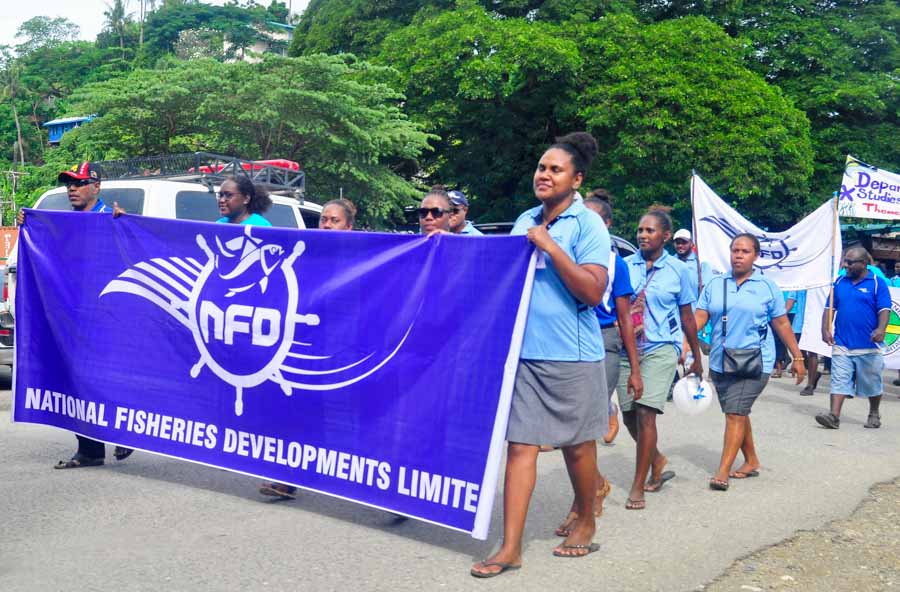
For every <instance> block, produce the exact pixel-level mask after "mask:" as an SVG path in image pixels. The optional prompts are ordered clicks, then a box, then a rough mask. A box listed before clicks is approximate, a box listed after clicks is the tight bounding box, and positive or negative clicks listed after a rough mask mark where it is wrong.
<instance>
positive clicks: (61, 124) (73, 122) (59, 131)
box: [43, 115, 96, 146]
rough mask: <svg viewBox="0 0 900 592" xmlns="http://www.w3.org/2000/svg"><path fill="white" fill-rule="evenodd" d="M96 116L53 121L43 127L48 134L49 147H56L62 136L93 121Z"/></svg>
mask: <svg viewBox="0 0 900 592" xmlns="http://www.w3.org/2000/svg"><path fill="white" fill-rule="evenodd" d="M94 117H96V115H88V116H86V117H65V118H63V119H54V120H53V121H48V122H47V123H45V124H44V125H43V127H45V128H47V131H49V132H50V145H51V146H57V145H59V141H60V140H61V139H62V137H63V134H65V133H66V132H68V131H71V130H73V129H75V128H76V127H78V126H79V125H81V124H82V123H87V122H88V121H91V120H92V119H94Z"/></svg>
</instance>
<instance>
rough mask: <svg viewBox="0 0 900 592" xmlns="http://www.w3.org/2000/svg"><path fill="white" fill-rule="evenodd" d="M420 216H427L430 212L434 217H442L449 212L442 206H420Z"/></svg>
mask: <svg viewBox="0 0 900 592" xmlns="http://www.w3.org/2000/svg"><path fill="white" fill-rule="evenodd" d="M418 212H419V218H427V217H428V214H431V217H432V218H440V217H441V216H443V215H444V214H447V213H448V212H447V210H444V209H442V208H419V209H418Z"/></svg>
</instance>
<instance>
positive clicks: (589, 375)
mask: <svg viewBox="0 0 900 592" xmlns="http://www.w3.org/2000/svg"><path fill="white" fill-rule="evenodd" d="M608 421H609V417H608V414H607V391H606V372H605V371H604V368H603V361H599V362H546V361H537V360H519V367H518V369H517V371H516V386H515V390H514V392H513V397H512V407H511V408H510V411H509V426H508V428H507V431H506V439H507V440H508V441H510V442H518V443H520V444H537V445H540V444H547V445H550V446H573V445H575V444H581V443H582V442H587V441H589V440H596V439H598V438H601V437H602V436H603V435H604V434H605V433H606V432H607V430H608V429H609V426H608V425H607V422H608Z"/></svg>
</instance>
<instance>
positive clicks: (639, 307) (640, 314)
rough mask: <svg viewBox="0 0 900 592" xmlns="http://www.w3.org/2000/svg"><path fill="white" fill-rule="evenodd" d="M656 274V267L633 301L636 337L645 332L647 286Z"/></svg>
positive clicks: (632, 324) (632, 322) (633, 321)
mask: <svg viewBox="0 0 900 592" xmlns="http://www.w3.org/2000/svg"><path fill="white" fill-rule="evenodd" d="M655 274H656V268H654V269H653V271H651V272H650V275H649V276H648V277H647V283H646V284H644V287H643V288H642V289H641V293H640V294H638V295H637V296H636V297H635V298H634V300H632V301H631V311H630V312H631V326H632V328H633V329H634V336H635V337H639V336H641V335H643V333H644V309H645V308H646V307H647V286H649V285H650V280H652V279H653V276H654V275H655Z"/></svg>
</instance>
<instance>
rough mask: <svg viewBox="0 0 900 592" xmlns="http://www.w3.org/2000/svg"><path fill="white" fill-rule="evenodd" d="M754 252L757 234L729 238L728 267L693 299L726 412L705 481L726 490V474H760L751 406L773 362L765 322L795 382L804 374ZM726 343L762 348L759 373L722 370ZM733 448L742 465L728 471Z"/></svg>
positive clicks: (779, 299)
mask: <svg viewBox="0 0 900 592" xmlns="http://www.w3.org/2000/svg"><path fill="white" fill-rule="evenodd" d="M758 256H759V239H757V238H756V237H755V236H753V235H752V234H746V233H745V234H739V235H737V236H736V237H734V238H733V239H732V241H731V271H730V272H729V273H726V274H724V275H720V276H717V277H716V278H714V279H713V281H711V282H710V283H709V284H708V285H707V286H706V287H705V288H704V289H703V293H702V294H700V302H699V303H697V312H696V316H697V324H698V325H699V324H700V323H703V324H706V321H707V320H711V321H712V326H713V331H712V349H711V351H710V354H709V367H710V370H711V371H712V372H711V374H712V379H713V384H715V386H716V393H717V394H718V396H719V404H720V405H721V406H722V412H723V413H724V414H725V445H724V446H723V448H722V460H721V462H720V463H719V470H718V471H717V472H716V474H715V475H714V476H713V477H712V478H711V479H710V480H709V486H710V488H712V489H715V490H719V491H727V490H728V479H729V477H730V478H732V479H746V478H748V477H756V476H757V475H759V457H758V456H757V455H756V447H755V445H754V442H753V430H752V428H751V426H750V408H751V407H752V406H753V402H754V401H755V400H756V398H757V397H758V396H759V394H760V393H761V392H762V390H763V388H765V386H766V383H767V382H768V381H769V374H770V373H771V372H772V367H773V366H774V365H775V340H774V339H773V337H772V333H771V332H770V331H769V325H770V324H771V326H772V328H773V329H774V330H775V332H777V333H778V337H780V338H781V340H782V342H784V344H785V346H786V347H787V348H788V349H789V350H790V352H791V355H792V356H793V357H794V361H793V367H794V372H795V373H796V376H797V384H800V383H801V382H802V381H803V376H804V374H806V367H805V366H804V364H803V356H802V355H801V353H800V348H799V347H798V346H797V340H796V338H795V337H794V332H793V330H792V329H791V324H790V323H789V322H788V319H787V313H786V312H785V308H784V298H783V296H782V294H781V290H780V289H779V288H778V286H777V285H775V282H773V281H772V280H770V279H769V278H767V277H766V276H764V275H763V274H762V273H761V272H760V271H759V270H756V269H754V268H753V262H754V261H756V258H757V257H758ZM726 292H727V294H726ZM726 306H727V309H726ZM723 319H724V321H725V327H724V328H723ZM725 348H728V349H740V350H753V349H759V350H761V352H760V353H761V358H762V364H761V368H760V372H759V376H758V377H740V376H737V375H735V374H733V373H725V364H724V358H725ZM738 450H740V451H742V452H743V453H744V464H742V465H741V466H740V468H738V469H737V470H736V471H732V470H731V466H732V465H733V464H734V460H735V458H737V453H738Z"/></svg>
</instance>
